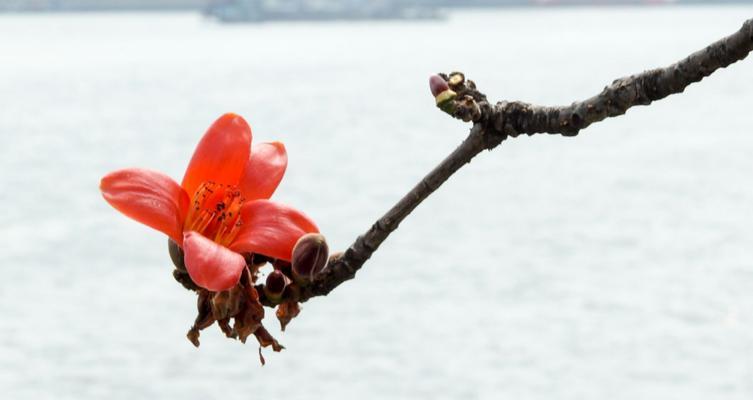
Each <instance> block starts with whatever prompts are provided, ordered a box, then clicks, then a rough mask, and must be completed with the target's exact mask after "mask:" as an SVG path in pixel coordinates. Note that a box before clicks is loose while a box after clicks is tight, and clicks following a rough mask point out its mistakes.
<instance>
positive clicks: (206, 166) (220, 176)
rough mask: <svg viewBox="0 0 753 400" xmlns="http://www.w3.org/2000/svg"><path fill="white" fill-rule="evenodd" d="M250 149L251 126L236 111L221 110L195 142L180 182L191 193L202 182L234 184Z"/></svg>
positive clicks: (238, 177) (239, 175) (191, 194)
mask: <svg viewBox="0 0 753 400" xmlns="http://www.w3.org/2000/svg"><path fill="white" fill-rule="evenodd" d="M250 152H251V127H250V126H248V123H246V121H245V120H244V119H243V117H241V116H239V115H236V114H231V113H229V114H225V115H223V116H221V117H220V118H219V119H217V121H215V122H214V123H213V124H212V126H210V127H209V129H208V130H207V132H206V133H205V134H204V137H202V138H201V141H200V142H199V144H198V145H197V146H196V150H195V151H194V153H193V157H192V158H191V162H190V163H189V164H188V168H187V169H186V174H185V176H183V183H182V186H183V188H184V189H186V192H187V193H188V194H189V196H193V194H194V192H195V191H196V188H198V187H199V185H200V184H201V183H202V182H205V181H214V182H217V183H220V184H223V185H236V184H237V183H238V180H239V179H240V177H241V174H242V173H243V169H244V167H245V166H246V162H247V161H248V157H249V154H250Z"/></svg>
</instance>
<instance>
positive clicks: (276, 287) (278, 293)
mask: <svg viewBox="0 0 753 400" xmlns="http://www.w3.org/2000/svg"><path fill="white" fill-rule="evenodd" d="M288 284H290V279H289V278H288V277H287V276H285V274H283V273H282V272H281V271H280V270H274V271H272V272H270V274H269V275H267V283H266V284H265V285H264V294H265V295H266V296H267V298H268V299H269V300H271V301H273V302H277V301H280V299H282V294H283V293H284V292H285V288H286V287H287V286H288Z"/></svg>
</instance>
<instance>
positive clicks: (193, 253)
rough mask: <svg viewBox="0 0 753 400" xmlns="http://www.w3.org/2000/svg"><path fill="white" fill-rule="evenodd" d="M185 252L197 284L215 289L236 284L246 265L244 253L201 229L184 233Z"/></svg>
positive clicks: (187, 267)
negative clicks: (198, 231) (211, 238)
mask: <svg viewBox="0 0 753 400" xmlns="http://www.w3.org/2000/svg"><path fill="white" fill-rule="evenodd" d="M183 251H184V253H185V261H186V270H187V271H188V275H190V276H191V279H192V280H193V281H194V283H196V284H197V285H199V286H201V287H203V288H204V289H207V290H211V291H213V292H219V291H222V290H228V289H230V288H232V287H233V286H235V285H236V284H237V283H238V280H239V279H240V278H241V273H242V272H243V268H245V267H246V260H245V259H244V258H243V256H242V255H240V254H238V253H235V252H233V251H232V250H230V249H228V248H227V247H224V246H220V245H219V244H217V243H215V242H213V241H211V240H209V239H207V238H205V237H204V236H202V235H201V234H200V233H197V232H186V233H185V234H184V236H183Z"/></svg>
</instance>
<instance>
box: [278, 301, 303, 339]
mask: <svg viewBox="0 0 753 400" xmlns="http://www.w3.org/2000/svg"><path fill="white" fill-rule="evenodd" d="M300 313H301V306H300V304H298V302H297V301H286V302H283V303H280V305H279V306H277V311H276V312H275V315H276V316H277V319H278V320H279V321H280V330H282V331H283V332H285V327H287V326H288V324H289V323H290V321H291V320H293V318H295V317H297V316H298V314H300Z"/></svg>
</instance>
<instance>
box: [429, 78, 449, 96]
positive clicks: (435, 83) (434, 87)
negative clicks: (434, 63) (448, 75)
mask: <svg viewBox="0 0 753 400" xmlns="http://www.w3.org/2000/svg"><path fill="white" fill-rule="evenodd" d="M429 88H430V89H431V95H432V96H434V97H437V96H439V94H440V93H442V92H444V91H445V90H448V89H450V87H449V86H448V85H447V82H446V81H445V80H444V78H442V77H441V76H439V75H432V76H431V77H430V78H429Z"/></svg>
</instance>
